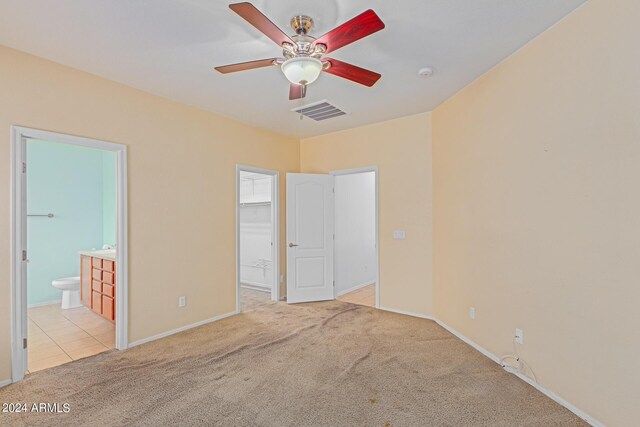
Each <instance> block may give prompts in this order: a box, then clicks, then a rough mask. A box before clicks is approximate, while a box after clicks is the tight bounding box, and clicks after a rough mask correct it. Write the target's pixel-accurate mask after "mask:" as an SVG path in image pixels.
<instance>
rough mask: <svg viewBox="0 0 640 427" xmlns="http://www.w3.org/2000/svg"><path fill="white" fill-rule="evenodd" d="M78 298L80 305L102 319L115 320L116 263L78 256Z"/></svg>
mask: <svg viewBox="0 0 640 427" xmlns="http://www.w3.org/2000/svg"><path fill="white" fill-rule="evenodd" d="M80 298H81V299H82V303H83V304H84V305H85V306H87V307H89V308H90V309H91V310H93V311H95V312H96V313H98V314H99V315H101V316H102V317H104V318H106V319H107V320H110V321H112V322H115V319H116V263H115V262H114V261H111V260H108V259H103V258H97V257H90V256H87V255H81V256H80Z"/></svg>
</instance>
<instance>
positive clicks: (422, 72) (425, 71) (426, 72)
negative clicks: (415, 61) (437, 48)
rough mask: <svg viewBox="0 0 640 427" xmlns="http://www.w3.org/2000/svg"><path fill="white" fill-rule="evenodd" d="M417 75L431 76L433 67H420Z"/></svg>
mask: <svg viewBox="0 0 640 427" xmlns="http://www.w3.org/2000/svg"><path fill="white" fill-rule="evenodd" d="M418 75H419V76H420V77H431V76H433V68H431V67H424V68H420V69H419V70H418Z"/></svg>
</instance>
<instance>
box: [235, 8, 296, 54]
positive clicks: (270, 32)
mask: <svg viewBox="0 0 640 427" xmlns="http://www.w3.org/2000/svg"><path fill="white" fill-rule="evenodd" d="M229 9H231V10H233V11H234V12H235V13H237V14H238V15H240V16H241V17H242V18H244V19H245V20H246V21H247V22H248V23H249V24H251V25H253V26H254V27H256V28H257V29H258V30H259V31H261V32H262V33H263V34H264V35H266V36H267V37H269V38H270V39H271V40H273V41H274V42H276V43H278V45H279V46H282V43H285V42H286V43H291V44H292V45H293V44H295V43H294V42H293V40H291V38H289V36H288V35H286V34H285V33H283V32H282V30H281V29H280V28H278V27H277V26H276V25H275V24H274V23H273V22H271V21H270V20H269V18H267V17H266V16H264V15H263V14H262V12H260V11H259V10H258V9H257V8H256V7H255V6H254V5H252V4H251V3H247V2H243V3H234V4H230V5H229Z"/></svg>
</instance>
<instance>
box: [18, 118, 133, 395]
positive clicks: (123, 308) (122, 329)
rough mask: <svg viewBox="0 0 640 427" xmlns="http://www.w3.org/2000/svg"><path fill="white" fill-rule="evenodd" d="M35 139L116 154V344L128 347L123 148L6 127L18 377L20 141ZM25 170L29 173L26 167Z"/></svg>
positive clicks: (22, 204)
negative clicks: (8, 147)
mask: <svg viewBox="0 0 640 427" xmlns="http://www.w3.org/2000/svg"><path fill="white" fill-rule="evenodd" d="M29 139H38V140H44V141H50V142H57V143H60V144H68V145H77V146H81V147H88V148H95V149H99V150H104V151H111V152H114V153H115V154H116V205H117V207H116V247H117V251H116V263H117V265H118V272H119V274H118V280H117V281H116V295H118V298H117V299H116V348H117V349H118V350H124V349H126V348H127V347H128V345H129V341H128V330H129V328H128V326H129V320H128V312H129V302H128V295H129V293H128V289H129V284H128V278H129V268H128V248H129V246H128V232H127V230H128V206H127V188H128V187H127V146H126V145H123V144H116V143H112V142H106V141H100V140H96V139H91V138H84V137H79V136H73V135H66V134H61V133H56V132H49V131H44V130H39V129H31V128H26V127H21V126H11V206H12V209H11V248H12V250H11V380H12V382H16V381H20V380H22V379H23V378H24V373H25V371H26V369H25V368H26V367H27V348H24V346H23V340H24V339H26V338H27V276H26V262H27V261H26V260H25V259H23V256H22V254H23V251H27V250H28V248H27V247H26V235H27V234H26V233H27V227H26V208H27V206H26V185H25V184H26V175H25V169H23V168H24V167H26V161H27V159H26V144H27V140H29ZM26 173H29V171H28V170H26Z"/></svg>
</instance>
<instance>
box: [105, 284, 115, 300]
mask: <svg viewBox="0 0 640 427" xmlns="http://www.w3.org/2000/svg"><path fill="white" fill-rule="evenodd" d="M102 293H103V294H104V295H106V296H108V297H111V298H113V297H114V296H115V293H116V288H115V287H114V286H113V285H108V284H106V283H103V284H102Z"/></svg>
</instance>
